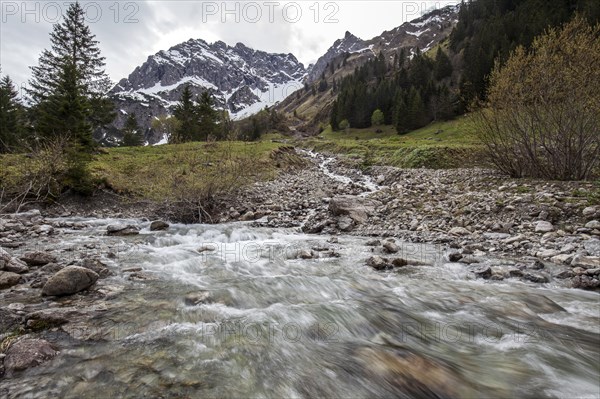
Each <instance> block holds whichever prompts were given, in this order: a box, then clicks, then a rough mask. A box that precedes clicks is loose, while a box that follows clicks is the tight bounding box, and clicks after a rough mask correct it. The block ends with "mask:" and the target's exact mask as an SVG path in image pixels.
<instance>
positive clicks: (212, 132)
mask: <svg viewBox="0 0 600 399" xmlns="http://www.w3.org/2000/svg"><path fill="white" fill-rule="evenodd" d="M213 107H214V100H213V96H212V94H211V93H209V92H208V91H205V92H203V93H202V94H201V95H200V97H199V98H198V104H197V115H198V122H199V126H198V133H199V136H198V137H197V139H198V140H200V139H204V140H208V138H210V137H213V138H221V137H220V136H221V135H220V134H219V130H218V128H219V126H218V121H219V115H218V113H217V111H215V109H214V108H213Z"/></svg>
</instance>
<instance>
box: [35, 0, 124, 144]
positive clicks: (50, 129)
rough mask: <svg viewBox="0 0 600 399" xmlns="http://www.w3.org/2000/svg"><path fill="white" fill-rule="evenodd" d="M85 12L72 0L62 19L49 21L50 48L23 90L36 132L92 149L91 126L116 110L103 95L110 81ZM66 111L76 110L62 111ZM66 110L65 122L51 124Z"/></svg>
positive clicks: (109, 120) (111, 116)
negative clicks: (75, 140)
mask: <svg viewBox="0 0 600 399" xmlns="http://www.w3.org/2000/svg"><path fill="white" fill-rule="evenodd" d="M84 17H85V11H84V10H83V8H82V7H81V5H80V4H79V3H78V2H75V3H72V4H71V5H70V6H69V8H68V9H67V12H66V15H65V16H64V19H63V21H62V22H60V23H58V24H55V25H54V26H53V30H52V32H51V34H50V41H51V47H50V49H46V50H44V51H43V52H42V54H41V56H40V59H39V63H38V65H37V66H34V67H32V68H31V70H32V79H31V80H30V82H29V89H28V90H27V92H28V94H29V96H30V98H31V102H32V104H33V111H34V112H33V115H34V117H35V122H36V130H37V132H38V133H41V134H42V135H45V136H49V137H52V136H55V135H67V134H69V135H71V136H72V137H73V138H74V139H77V140H79V142H78V144H79V145H82V146H83V147H84V148H85V150H87V151H90V150H91V149H92V148H93V141H92V140H91V130H92V129H94V128H96V127H99V126H102V125H105V124H107V123H109V122H111V121H112V119H113V118H114V114H113V112H112V106H111V104H110V102H108V100H107V99H106V93H107V92H108V90H109V89H110V84H111V83H110V79H109V78H108V76H107V75H106V73H105V72H104V57H102V56H101V55H100V49H99V47H98V41H96V40H95V36H94V35H93V34H92V33H91V31H90V29H89V27H88V26H87V25H86V24H85V21H84ZM61 96H62V98H61ZM74 96H75V97H76V98H75V97H74ZM69 110H73V111H74V113H73V114H70V115H66V113H68V112H69ZM65 115H66V116H67V121H64V120H63V122H62V123H60V124H59V125H54V123H55V122H57V121H59V120H60V119H61V118H63V117H64V116H65ZM67 122H68V123H67Z"/></svg>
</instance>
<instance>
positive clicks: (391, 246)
mask: <svg viewBox="0 0 600 399" xmlns="http://www.w3.org/2000/svg"><path fill="white" fill-rule="evenodd" d="M383 249H384V250H385V252H387V253H388V254H395V253H397V252H398V251H400V247H399V246H398V245H396V244H395V243H393V242H391V241H386V242H384V243H383Z"/></svg>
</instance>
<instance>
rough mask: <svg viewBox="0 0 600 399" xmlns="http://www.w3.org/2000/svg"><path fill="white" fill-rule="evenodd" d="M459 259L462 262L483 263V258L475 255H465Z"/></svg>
mask: <svg viewBox="0 0 600 399" xmlns="http://www.w3.org/2000/svg"><path fill="white" fill-rule="evenodd" d="M458 261H459V262H460V263H466V264H467V265H472V264H473V263H481V259H479V258H476V257H474V256H463V257H462V258H460V259H459V260H458Z"/></svg>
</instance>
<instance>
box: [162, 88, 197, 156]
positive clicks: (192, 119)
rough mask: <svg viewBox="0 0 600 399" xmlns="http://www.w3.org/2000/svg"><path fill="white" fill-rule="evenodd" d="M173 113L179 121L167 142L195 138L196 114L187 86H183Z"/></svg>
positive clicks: (181, 141) (173, 142) (180, 141)
mask: <svg viewBox="0 0 600 399" xmlns="http://www.w3.org/2000/svg"><path fill="white" fill-rule="evenodd" d="M174 115H175V117H176V118H177V120H178V121H179V126H178V127H177V130H175V133H174V134H173V135H172V136H171V137H170V138H169V142H170V143H172V144H176V143H185V142H188V141H192V140H194V139H195V138H197V136H198V135H197V132H198V115H197V112H196V106H195V105H194V100H193V98H192V91H191V90H190V87H189V86H185V88H184V89H183V92H182V93H181V98H180V100H179V103H178V104H177V105H176V106H175V112H174Z"/></svg>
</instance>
